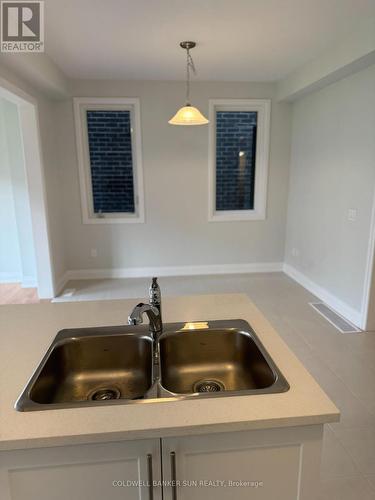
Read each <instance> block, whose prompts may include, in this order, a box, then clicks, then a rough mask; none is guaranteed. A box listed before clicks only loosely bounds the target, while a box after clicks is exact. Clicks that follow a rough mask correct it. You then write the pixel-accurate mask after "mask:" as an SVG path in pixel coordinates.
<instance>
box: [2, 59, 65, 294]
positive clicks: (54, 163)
mask: <svg viewBox="0 0 375 500" xmlns="http://www.w3.org/2000/svg"><path fill="white" fill-rule="evenodd" d="M1 87H4V88H5V89H8V90H10V91H11V92H12V90H11V89H13V88H14V92H15V93H16V94H17V96H20V97H21V98H24V99H25V102H26V101H27V102H31V101H32V102H33V103H35V105H36V107H37V119H38V122H39V131H40V139H41V141H40V154H41V157H42V162H43V166H42V168H43V175H44V182H45V186H44V185H40V186H39V187H38V189H39V190H40V193H41V196H43V195H44V189H45V194H46V205H47V210H46V212H47V224H48V236H49V244H48V248H45V249H44V250H43V251H40V252H39V253H38V256H37V262H38V267H39V269H42V268H44V270H43V272H42V273H43V275H44V277H45V279H43V281H44V282H45V286H43V290H44V292H43V297H45V298H47V297H51V296H53V291H52V286H51V285H50V284H49V282H50V278H48V277H47V276H46V275H47V274H50V271H49V269H50V267H49V265H50V262H49V257H48V262H47V259H46V258H45V256H46V255H48V254H49V252H50V250H51V259H52V274H53V276H52V279H53V282H54V286H55V289H58V288H59V286H60V283H61V279H62V277H63V275H64V273H65V271H66V266H65V255H64V235H63V232H62V231H63V228H62V220H61V217H62V214H61V209H60V208H61V197H62V194H61V188H60V178H59V159H58V158H57V153H56V144H55V138H56V135H55V123H54V120H55V115H54V114H53V113H52V100H50V99H49V98H48V97H46V96H45V95H44V94H43V93H41V92H40V90H38V89H37V88H36V87H35V86H33V85H32V84H30V83H28V81H26V80H25V79H24V78H22V77H21V76H19V75H18V74H17V73H16V72H15V71H13V70H12V69H10V68H9V67H6V66H4V65H1V64H0V89H1ZM59 95H60V94H59ZM22 108H23V109H24V113H23V114H24V116H25V117H26V115H29V114H30V113H31V111H30V110H31V108H29V106H28V105H25V106H22ZM31 115H33V113H31V114H30V117H29V118H27V117H26V118H27V119H30V120H33V121H34V122H35V116H31ZM26 121H27V120H26ZM23 140H24V141H25V137H24V138H23ZM30 147H31V146H30ZM36 147H37V148H39V144H37V145H36ZM34 157H36V155H33V158H34ZM29 159H30V158H29ZM35 168H36V167H35ZM38 168H39V167H38ZM38 183H39V180H38ZM42 204H43V203H42V202H40V203H39V208H38V207H36V208H35V207H34V212H35V216H36V218H39V219H40V220H42V217H43V214H40V213H36V212H37V211H39V210H40V207H41V206H42ZM43 245H45V243H43ZM39 246H40V245H39Z"/></svg>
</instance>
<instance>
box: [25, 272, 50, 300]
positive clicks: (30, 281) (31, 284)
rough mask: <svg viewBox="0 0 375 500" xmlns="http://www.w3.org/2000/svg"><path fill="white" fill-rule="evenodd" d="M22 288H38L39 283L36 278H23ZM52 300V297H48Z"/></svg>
mask: <svg viewBox="0 0 375 500" xmlns="http://www.w3.org/2000/svg"><path fill="white" fill-rule="evenodd" d="M21 287H22V288H38V282H37V280H36V278H35V276H22V280H21ZM48 298H50V297H48Z"/></svg>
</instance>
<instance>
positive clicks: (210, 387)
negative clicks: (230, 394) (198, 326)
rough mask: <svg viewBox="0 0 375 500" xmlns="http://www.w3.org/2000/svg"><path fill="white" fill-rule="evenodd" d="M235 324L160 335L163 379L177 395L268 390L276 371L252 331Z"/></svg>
mask: <svg viewBox="0 0 375 500" xmlns="http://www.w3.org/2000/svg"><path fill="white" fill-rule="evenodd" d="M240 326H244V325H237V328H235V327H233V322H230V323H229V324H228V327H227V328H225V327H223V328H220V329H219V328H216V329H215V328H207V329H202V330H195V331H189V330H184V331H182V332H181V331H178V332H175V333H171V334H169V335H168V334H167V335H163V336H162V337H161V338H160V341H159V342H160V368H161V369H160V382H161V384H162V385H163V386H164V387H165V388H166V389H167V390H169V391H171V392H174V393H176V394H191V393H199V392H201V393H202V392H207V393H214V392H221V391H252V390H262V389H268V388H269V387H271V386H272V385H273V384H275V383H276V381H277V373H276V370H273V369H272V367H271V363H270V360H268V361H267V360H266V358H265V355H264V354H263V353H262V351H261V349H260V347H258V345H257V343H256V341H255V338H254V337H252V335H251V333H250V332H248V331H246V330H244V328H239V327H240Z"/></svg>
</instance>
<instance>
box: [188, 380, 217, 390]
mask: <svg viewBox="0 0 375 500" xmlns="http://www.w3.org/2000/svg"><path fill="white" fill-rule="evenodd" d="M193 391H194V392H220V391H225V387H224V385H223V384H222V383H221V382H219V381H218V380H199V381H198V382H195V384H194V386H193Z"/></svg>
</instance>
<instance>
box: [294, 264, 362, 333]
mask: <svg viewBox="0 0 375 500" xmlns="http://www.w3.org/2000/svg"><path fill="white" fill-rule="evenodd" d="M284 273H285V274H287V275H288V276H289V277H290V278H292V279H293V280H294V281H296V282H297V283H299V284H300V285H301V286H303V287H304V288H306V290H308V291H309V292H311V293H312V294H313V295H315V296H316V297H318V298H319V299H320V300H322V301H323V302H325V303H326V304H327V305H329V306H330V307H331V308H332V309H333V310H334V311H335V312H337V313H338V314H339V315H341V316H343V317H344V318H345V319H347V320H348V321H350V322H351V323H353V324H354V325H355V326H358V327H359V328H360V327H361V324H362V314H361V311H358V310H357V309H354V308H353V307H351V306H349V305H348V304H346V303H345V302H343V301H342V300H340V299H339V298H337V297H336V296H335V295H333V294H332V293H331V292H329V291H328V290H326V289H325V288H323V287H321V286H320V285H318V284H316V283H315V282H314V281H312V280H310V278H308V277H307V276H306V275H305V274H303V273H301V272H300V271H298V270H297V269H295V268H294V267H293V266H291V265H289V264H286V263H285V264H284Z"/></svg>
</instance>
